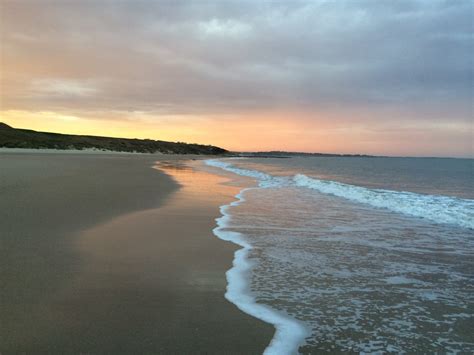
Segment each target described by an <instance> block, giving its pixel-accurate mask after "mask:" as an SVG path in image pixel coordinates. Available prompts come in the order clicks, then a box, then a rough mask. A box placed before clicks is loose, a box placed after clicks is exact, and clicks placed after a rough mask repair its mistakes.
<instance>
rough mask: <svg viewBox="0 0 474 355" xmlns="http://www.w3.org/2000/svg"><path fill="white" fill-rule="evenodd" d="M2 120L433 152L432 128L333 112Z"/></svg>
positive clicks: (263, 146) (130, 134) (174, 137)
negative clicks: (355, 119) (391, 126)
mask: <svg viewBox="0 0 474 355" xmlns="http://www.w3.org/2000/svg"><path fill="white" fill-rule="evenodd" d="M108 114H109V115H112V114H113V113H112V114H111V113H108ZM120 115H122V116H120ZM336 118H337V117H336ZM0 121H2V122H5V123H7V124H9V125H11V126H12V127H15V128H25V129H32V130H36V131H44V132H55V133H66V134H82V135H96V136H108V137H121V138H142V139H145V138H146V139H154V140H165V141H173V142H176V141H181V142H187V143H199V144H212V145H216V146H219V147H223V148H225V149H228V150H230V151H269V150H281V151H298V152H321V153H343V154H344V153H347V154H375V155H412V154H410V152H413V151H414V150H416V151H417V152H419V153H418V154H417V155H419V156H423V155H425V156H433V152H432V147H429V146H427V145H426V142H427V141H428V140H430V141H431V140H432V136H433V132H425V131H423V130H420V129H416V127H413V129H408V130H407V131H406V134H405V136H406V137H405V138H403V139H400V133H399V132H394V133H393V134H391V133H390V132H389V131H388V132H384V133H381V130H380V129H377V127H372V128H370V129H369V128H367V125H362V124H359V125H358V124H352V125H350V126H347V125H342V124H337V123H336V122H338V121H337V119H336V120H334V117H328V116H325V115H324V114H319V115H317V114H314V113H312V114H308V113H304V112H293V113H290V112H288V113H285V114H283V113H281V112H280V113H274V112H260V113H252V114H249V113H247V114H245V115H241V116H238V115H221V116H199V115H198V116H195V115H167V116H166V115H165V116H153V115H149V114H146V113H127V114H123V113H117V117H104V116H97V117H89V116H87V117H85V116H79V115H75V114H72V113H71V114H69V113H68V114H62V113H57V112H50V111H41V112H30V111H18V110H8V111H3V112H0ZM339 122H341V121H339ZM449 129H451V130H456V129H457V128H456V127H441V128H440V135H441V134H442V135H443V136H444V135H445V134H446V130H449ZM435 133H436V132H435ZM450 143H451V142H450V141H449V140H448V141H445V142H443V141H442V140H441V139H440V140H439V141H438V145H439V151H440V154H439V155H440V156H447V155H448V156H449V155H451V156H456V152H450V151H449V148H450ZM394 147H395V149H394ZM428 148H429V150H428ZM443 152H444V154H443ZM446 152H447V153H448V154H446Z"/></svg>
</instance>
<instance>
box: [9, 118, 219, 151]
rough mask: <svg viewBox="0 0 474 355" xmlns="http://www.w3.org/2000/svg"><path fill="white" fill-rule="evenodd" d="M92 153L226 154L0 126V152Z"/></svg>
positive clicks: (206, 148) (209, 148)
mask: <svg viewBox="0 0 474 355" xmlns="http://www.w3.org/2000/svg"><path fill="white" fill-rule="evenodd" d="M1 147H3V148H24V149H61V150H87V149H96V150H103V151H114V152H136V153H165V154H202V155H222V154H226V153H228V151H227V150H225V149H223V148H219V147H216V146H212V145H202V144H189V143H182V142H166V141H160V140H151V139H130V138H111V137H100V136H83V135H72V134H60V133H50V132H37V131H33V130H29V129H17V128H13V127H10V126H9V125H7V124H6V123H2V122H0V148H1Z"/></svg>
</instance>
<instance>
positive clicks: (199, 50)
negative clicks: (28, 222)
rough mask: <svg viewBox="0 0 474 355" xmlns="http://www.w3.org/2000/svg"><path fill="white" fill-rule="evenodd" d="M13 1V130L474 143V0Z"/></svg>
mask: <svg viewBox="0 0 474 355" xmlns="http://www.w3.org/2000/svg"><path fill="white" fill-rule="evenodd" d="M0 4H1V5H0V36H1V37H0V46H1V47H0V55H1V56H0V91H1V93H0V100H1V101H0V121H3V122H6V123H8V124H10V125H12V126H14V127H18V128H30V129H35V130H42V131H53V132H60V133H74V134H93V135H106V136H115V137H137V138H151V139H161V140H171V141H185V142H193V143H204V144H214V145H218V146H221V147H224V148H227V149H230V150H236V151H264V150H288V151H304V152H332V153H361V154H380V155H411V156H454V157H473V156H474V150H473V141H474V124H473V104H472V101H473V56H474V54H473V53H474V51H473V50H474V48H473V47H474V45H473V18H474V1H470V0H467V1H463V0H452V1H438V0H410V1H405V0H398V1H386V0H347V1H346V0H339V1H336V0H331V1H316V0H315V1H297V0H296V1H265V2H263V1H243V0H242V1H225V0H218V1H212V0H206V1H204V0H202V1H179V0H177V1H171V0H166V1H165V0H163V1H160V0H158V1H141V0H130V1H127V0H118V1H112V0H82V1H80V0H54V1H53V0H41V1H40V0H0Z"/></svg>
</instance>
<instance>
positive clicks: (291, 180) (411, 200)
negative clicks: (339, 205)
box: [207, 160, 474, 229]
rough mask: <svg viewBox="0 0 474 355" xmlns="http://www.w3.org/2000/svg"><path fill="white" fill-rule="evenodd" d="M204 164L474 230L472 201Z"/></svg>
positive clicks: (210, 162) (275, 184) (260, 181)
mask: <svg viewBox="0 0 474 355" xmlns="http://www.w3.org/2000/svg"><path fill="white" fill-rule="evenodd" d="M207 164H208V165H210V166H214V167H218V168H221V169H224V170H227V171H229V172H232V173H235V174H238V175H242V176H248V177H252V178H254V179H256V180H257V182H258V184H259V187H262V188H267V187H284V186H296V187H304V188H309V189H313V190H316V191H318V192H321V193H324V194H329V195H333V196H337V197H342V198H345V199H348V200H351V201H354V202H358V203H364V204H367V205H370V206H373V207H377V208H385V209H388V210H391V211H394V212H398V213H402V214H405V215H409V216H414V217H419V218H425V219H428V220H430V221H433V222H436V223H448V224H454V225H458V226H460V227H464V228H471V229H474V200H468V199H462V198H456V197H450V196H440V195H425V194H418V193H414V192H405V191H391V190H382V189H369V188H365V187H362V186H355V185H350V184H344V183H341V182H337V181H331V180H321V179H316V178H312V177H309V176H306V175H303V174H296V175H295V176H293V177H281V176H272V175H270V174H266V173H264V172H260V171H256V170H249V169H242V168H237V167H235V166H234V165H232V164H231V163H228V162H224V161H219V160H208V161H207Z"/></svg>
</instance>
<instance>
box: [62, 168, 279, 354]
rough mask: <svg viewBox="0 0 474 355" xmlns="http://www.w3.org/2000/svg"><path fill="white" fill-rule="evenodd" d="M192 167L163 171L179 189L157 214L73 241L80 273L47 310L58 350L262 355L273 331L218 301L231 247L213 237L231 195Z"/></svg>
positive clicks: (219, 181)
mask: <svg viewBox="0 0 474 355" xmlns="http://www.w3.org/2000/svg"><path fill="white" fill-rule="evenodd" d="M196 164H200V163H199V162H191V163H190V165H187V164H185V163H183V162H178V163H176V162H160V163H159V164H158V165H157V168H158V169H160V170H162V171H164V172H166V173H167V174H169V175H170V176H172V177H173V178H174V179H175V180H176V181H177V182H178V184H179V185H180V186H181V188H180V189H179V190H177V191H176V192H175V193H173V194H171V195H170V196H169V197H168V199H167V200H166V203H165V204H164V205H163V206H162V207H160V208H157V209H151V210H145V211H141V212H136V213H132V214H128V215H124V216H122V217H119V218H116V219H114V220H112V221H109V222H107V223H104V224H101V225H99V226H96V227H94V228H91V229H89V230H87V231H85V232H84V233H82V234H81V235H80V236H79V238H78V241H77V247H78V249H79V250H80V252H81V255H82V258H83V267H82V268H81V269H80V271H79V272H78V273H77V276H76V277H75V278H74V279H73V280H71V282H70V284H69V286H68V287H66V288H64V289H63V290H62V291H61V292H60V293H58V294H57V297H56V299H55V300H54V301H53V303H54V305H53V310H54V311H55V315H56V317H57V319H55V321H56V322H58V323H60V324H61V330H60V334H61V336H60V340H61V341H63V342H64V343H63V344H61V346H62V348H63V349H71V350H72V351H81V352H92V353H96V352H113V353H144V352H155V353H156V352H173V353H190V352H195V351H197V350H199V351H202V352H206V353H222V352H226V353H233V352H238V353H241V352H244V353H261V351H262V350H263V349H264V348H265V346H266V345H267V344H268V342H269V341H270V339H271V337H272V334H273V329H272V327H271V326H268V325H266V324H262V323H260V322H259V321H256V320H255V319H253V318H251V317H249V316H247V315H245V314H243V313H241V312H240V311H238V310H237V308H235V307H234V305H232V304H230V303H228V302H227V301H226V300H225V299H224V292H225V287H226V280H225V271H226V270H227V269H229V268H230V266H231V263H232V258H233V252H234V251H235V247H234V246H233V245H232V244H228V243H225V242H222V241H220V240H218V239H217V238H216V237H215V236H213V234H212V228H213V227H214V225H215V221H214V218H215V217H217V216H218V214H219V210H218V208H219V206H220V205H222V204H223V203H225V202H226V201H227V202H228V201H230V200H231V199H232V196H234V195H235V194H236V193H237V191H238V188H237V187H235V186H229V185H227V184H225V181H226V179H225V178H223V177H218V176H216V175H213V174H209V173H206V172H204V171H198V170H196V169H194V168H193V167H191V166H192V165H196ZM216 334H220V335H219V337H216V336H215V335H216ZM237 349H238V351H237Z"/></svg>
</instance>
